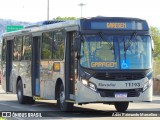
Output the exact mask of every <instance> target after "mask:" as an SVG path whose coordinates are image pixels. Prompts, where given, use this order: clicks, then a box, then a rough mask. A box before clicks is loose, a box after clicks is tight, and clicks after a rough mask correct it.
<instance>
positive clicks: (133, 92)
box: [98, 89, 142, 97]
mask: <svg viewBox="0 0 160 120" xmlns="http://www.w3.org/2000/svg"><path fill="white" fill-rule="evenodd" d="M98 91H99V93H100V95H101V97H115V93H117V92H119V93H127V97H139V96H140V92H142V89H128V90H104V89H98Z"/></svg>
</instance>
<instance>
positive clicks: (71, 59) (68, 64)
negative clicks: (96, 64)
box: [65, 31, 77, 101]
mask: <svg viewBox="0 0 160 120" xmlns="http://www.w3.org/2000/svg"><path fill="white" fill-rule="evenodd" d="M74 38H75V32H72V31H71V32H67V41H68V42H66V43H67V44H66V57H65V96H66V99H67V100H73V101H74V97H71V96H74V95H75V83H76V79H77V78H76V76H77V72H76V71H77V59H76V57H75V51H74V49H73V43H74Z"/></svg>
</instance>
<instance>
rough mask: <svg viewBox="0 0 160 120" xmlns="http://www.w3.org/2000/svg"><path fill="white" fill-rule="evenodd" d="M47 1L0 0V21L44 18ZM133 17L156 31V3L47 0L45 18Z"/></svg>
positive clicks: (153, 0) (158, 5) (151, 0)
mask: <svg viewBox="0 0 160 120" xmlns="http://www.w3.org/2000/svg"><path fill="white" fill-rule="evenodd" d="M47 2H48V0H0V18H1V19H13V20H18V21H25V22H38V21H43V20H46V19H47ZM80 3H84V4H85V5H84V6H83V7H82V17H95V16H106V17H135V18H141V19H145V20H147V22H148V24H149V26H153V27H158V28H160V13H159V11H160V2H159V0H49V19H50V20H52V19H53V18H56V17H58V16H60V17H78V18H79V17H81V7H80V6H79V5H78V4H80Z"/></svg>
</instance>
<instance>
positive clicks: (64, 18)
mask: <svg viewBox="0 0 160 120" xmlns="http://www.w3.org/2000/svg"><path fill="white" fill-rule="evenodd" d="M76 19H78V18H75V17H60V16H58V17H56V20H76Z"/></svg>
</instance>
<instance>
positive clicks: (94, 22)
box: [2, 17, 149, 37]
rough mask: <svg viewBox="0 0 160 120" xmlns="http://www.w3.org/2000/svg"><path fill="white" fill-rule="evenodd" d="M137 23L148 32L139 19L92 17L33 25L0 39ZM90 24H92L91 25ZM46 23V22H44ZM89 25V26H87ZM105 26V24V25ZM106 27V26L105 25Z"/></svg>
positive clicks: (145, 25) (145, 23)
mask: <svg viewBox="0 0 160 120" xmlns="http://www.w3.org/2000/svg"><path fill="white" fill-rule="evenodd" d="M123 21H124V22H128V23H129V22H133V21H134V22H135V21H137V22H139V23H143V25H144V27H143V28H145V30H149V27H148V24H147V22H146V21H145V20H143V19H139V18H127V17H92V18H82V19H78V20H67V21H60V22H55V23H54V22H53V24H48V25H46V24H45V25H33V26H32V27H26V28H24V29H21V30H18V31H13V32H8V33H4V34H3V35H2V37H9V36H13V35H15V36H16V35H23V34H30V33H36V32H41V31H44V30H45V31H49V30H52V29H59V28H66V27H72V26H79V25H81V27H80V29H84V30H85V29H106V28H104V26H103V27H101V26H102V23H101V24H97V23H98V22H117V23H119V22H123ZM91 22H92V23H91ZM46 23H47V22H46ZM89 24H90V25H89ZM105 24H106V23H105ZM105 26H106V25H105ZM111 26H113V27H114V26H116V24H113V25H111ZM121 26H122V25H121ZM114 29H115V28H114Z"/></svg>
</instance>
